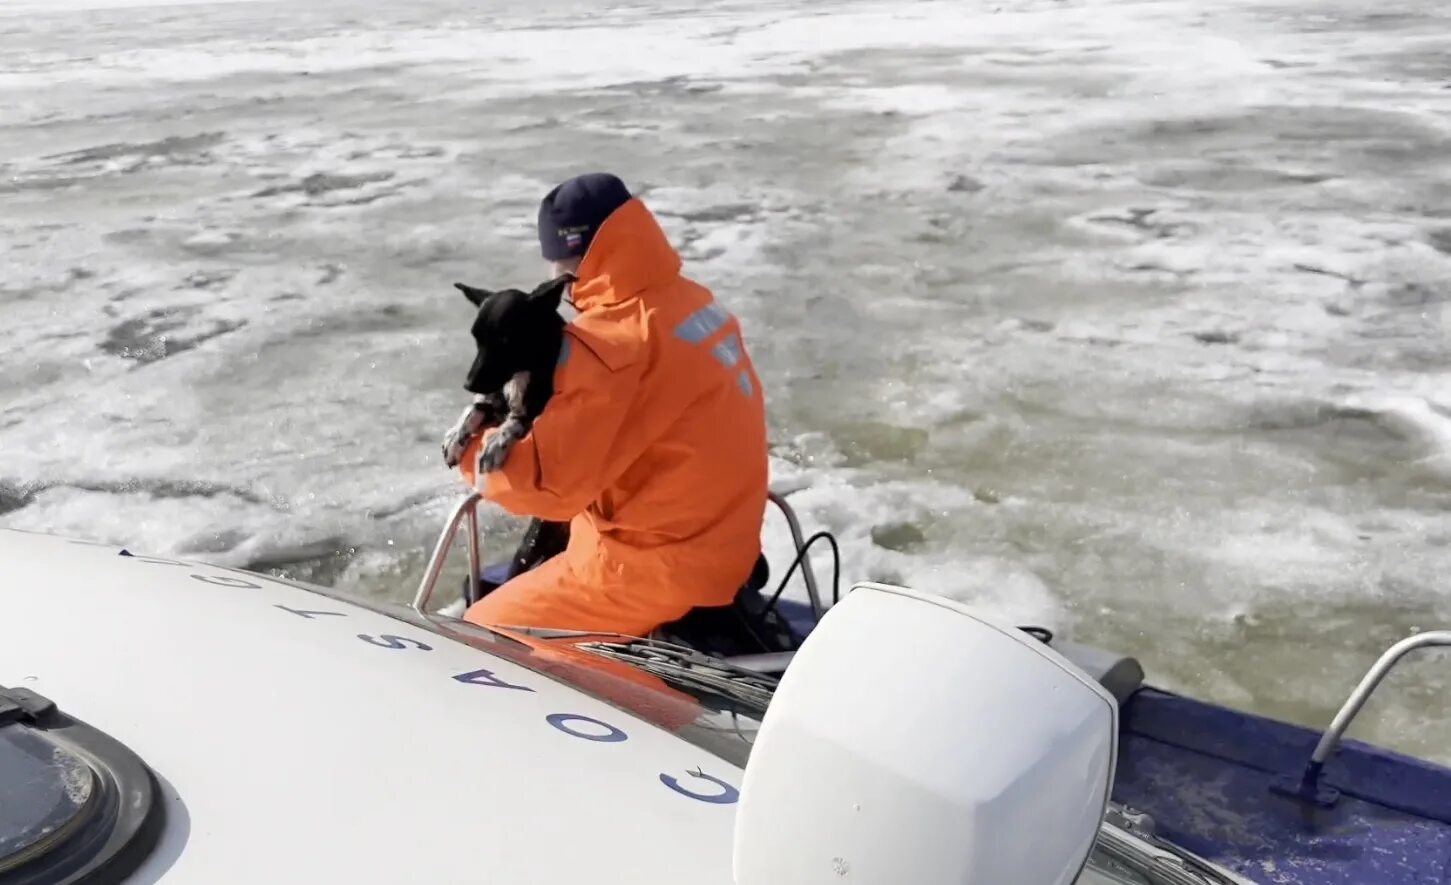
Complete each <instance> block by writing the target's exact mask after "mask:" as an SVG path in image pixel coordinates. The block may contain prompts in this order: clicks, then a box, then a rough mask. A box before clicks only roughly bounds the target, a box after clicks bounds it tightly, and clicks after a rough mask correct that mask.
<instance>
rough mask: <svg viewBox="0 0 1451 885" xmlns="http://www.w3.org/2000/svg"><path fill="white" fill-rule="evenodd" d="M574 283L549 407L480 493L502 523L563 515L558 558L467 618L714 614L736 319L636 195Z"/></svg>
mask: <svg viewBox="0 0 1451 885" xmlns="http://www.w3.org/2000/svg"><path fill="white" fill-rule="evenodd" d="M578 277H579V279H578V282H576V283H575V285H574V289H573V301H574V304H575V307H576V308H577V309H578V310H579V316H578V317H576V319H575V321H574V322H573V323H572V324H571V325H570V326H569V327H568V328H567V330H566V333H565V334H566V347H565V352H564V354H563V355H562V357H561V360H560V366H559V368H558V370H557V372H556V379H555V384H556V393H555V399H554V400H553V401H551V403H550V405H549V406H548V407H546V409H545V410H544V413H543V414H541V415H540V416H539V419H538V420H537V421H536V422H535V424H534V428H533V430H532V432H531V434H530V437H529V438H528V439H527V440H526V442H525V444H523V445H521V446H518V447H516V450H515V451H514V452H511V454H510V456H509V459H508V461H506V462H505V464H504V466H503V468H502V470H500V471H497V472H495V473H491V474H486V475H485V476H484V477H483V479H482V485H481V486H480V488H481V490H482V491H483V492H484V494H485V495H486V497H489V498H490V499H492V500H494V501H496V502H497V503H499V504H500V505H501V506H503V507H505V508H506V509H509V510H511V511H512V512H515V513H519V514H521V515H530V516H539V517H543V518H547V519H572V524H571V537H570V543H569V549H568V550H567V551H566V552H565V553H564V554H563V555H562V556H561V557H558V558H557V559H556V560H551V561H550V562H548V563H546V564H545V565H544V566H541V567H540V568H539V569H536V570H535V571H534V572H530V573H527V574H525V575H523V576H520V577H519V578H516V579H514V580H513V581H511V582H509V583H508V584H506V585H505V586H504V587H501V588H499V589H498V590H496V591H494V593H492V594H490V595H489V596H488V597H485V599H484V600H483V601H482V602H480V603H478V604H477V605H476V606H475V607H474V608H473V609H470V612H469V615H468V617H469V618H470V620H476V621H479V622H480V623H491V624H512V625H528V626H549V627H560V628H572V629H588V630H615V631H618V632H625V633H642V632H647V631H648V630H651V629H654V627H656V626H658V625H659V624H661V623H663V622H666V621H670V620H674V619H675V618H678V617H680V616H681V615H683V614H685V612H686V611H688V610H689V609H690V608H692V607H695V606H709V605H724V604H727V603H729V602H730V601H731V599H732V597H733V596H734V594H735V592H736V591H737V590H738V589H739V588H740V586H741V585H742V584H743V583H744V582H745V580H746V578H747V577H748V576H749V574H750V572H751V569H752V567H753V566H754V564H755V560H756V557H757V556H758V555H759V551H760V532H761V525H762V522H763V518H764V512H765V506H766V493H767V482H768V467H767V452H766V429H765V423H766V422H765V407H764V400H763V397H762V392H761V389H760V381H759V379H758V378H757V376H756V374H755V370H754V367H753V366H752V364H751V361H750V357H749V355H748V354H747V353H746V349H745V346H744V343H743V342H742V339H741V332H740V327H739V324H738V323H737V321H736V320H735V318H734V317H732V316H731V315H730V313H729V312H727V311H726V310H725V309H724V308H723V307H721V306H720V305H719V304H718V303H717V302H716V301H715V300H714V299H713V297H712V296H711V294H710V292H708V291H707V290H706V289H705V288H703V287H701V286H699V285H698V284H696V283H693V282H691V281H689V280H687V279H685V278H683V277H682V276H681V275H680V258H679V256H678V255H677V254H676V252H675V251H674V249H672V248H671V247H670V245H669V243H668V242H667V241H666V239H665V235H664V233H663V232H662V231H661V230H660V227H659V225H658V224H657V223H656V221H655V219H654V218H653V216H652V215H651V214H650V212H649V211H648V210H647V209H646V208H645V207H644V205H643V204H642V203H640V202H639V201H638V200H635V199H632V200H630V201H629V202H627V203H626V204H624V205H622V206H620V207H619V208H618V209H617V210H615V211H614V212H613V213H612V214H611V215H610V216H609V219H608V221H606V222H605V223H604V225H603V226H602V227H601V229H600V230H599V232H598V234H597V236H596V237H595V239H594V242H593V243H592V244H591V246H590V248H589V252H588V253H587V255H586V256H585V258H584V261H583V262H582V263H581V265H580V267H579V271H578ZM466 463H467V462H466Z"/></svg>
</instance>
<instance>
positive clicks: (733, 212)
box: [655, 203, 761, 224]
mask: <svg viewBox="0 0 1451 885" xmlns="http://www.w3.org/2000/svg"><path fill="white" fill-rule="evenodd" d="M760 211H761V210H760V207H759V206H755V205H752V204H750V203H728V204H725V205H721V206H707V207H705V208H703V209H692V210H690V211H687V212H672V211H669V210H665V209H661V210H657V211H656V213H655V214H656V215H661V216H664V217H666V218H679V219H681V220H683V221H689V222H692V223H695V224H721V223H725V222H739V221H746V220H755V218H756V217H757V216H758V215H759V214H760Z"/></svg>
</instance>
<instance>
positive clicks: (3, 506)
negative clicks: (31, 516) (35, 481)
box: [0, 483, 36, 516]
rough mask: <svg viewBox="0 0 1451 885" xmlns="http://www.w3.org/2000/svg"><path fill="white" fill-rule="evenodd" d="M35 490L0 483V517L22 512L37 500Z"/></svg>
mask: <svg viewBox="0 0 1451 885" xmlns="http://www.w3.org/2000/svg"><path fill="white" fill-rule="evenodd" d="M35 495H36V492H35V490H34V489H27V488H21V487H19V486H13V485H9V484H8V483H0V516H4V515H5V514H7V513H14V512H15V511H17V510H22V509H24V508H25V507H28V506H29V505H30V502H31V501H34V500H35Z"/></svg>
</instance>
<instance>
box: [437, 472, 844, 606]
mask: <svg viewBox="0 0 1451 885" xmlns="http://www.w3.org/2000/svg"><path fill="white" fill-rule="evenodd" d="M769 498H770V501H771V503H772V504H774V505H775V506H776V509H778V510H780V511H781V515H782V516H784V517H785V518H786V525H787V526H788V527H789V528H790V530H791V541H792V545H793V546H794V547H795V548H796V555H797V556H800V557H801V578H802V581H803V582H805V584H806V595H807V596H808V597H809V598H810V600H811V610H812V612H813V613H814V615H815V617H817V618H820V617H821V616H822V614H824V613H825V611H826V609H825V608H824V607H823V606H822V603H821V591H820V589H819V588H818V587H817V584H816V572H815V571H814V570H813V569H812V567H811V559H810V557H808V556H804V555H802V552H801V551H802V548H804V547H805V545H806V538H805V536H804V535H802V533H801V520H799V519H797V517H796V511H795V510H793V509H792V508H791V505H790V504H787V503H786V499H785V497H784V496H782V495H779V494H777V493H776V492H771V493H770V495H769ZM481 500H483V499H482V498H481V497H480V495H479V493H478V492H470V493H469V495H468V496H467V497H466V498H464V499H463V500H462V501H460V502H459V503H458V505H457V506H455V507H454V509H453V512H451V513H450V514H449V517H448V522H446V523H444V526H443V532H442V533H440V534H439V536H438V541H437V542H435V543H434V545H433V553H432V554H431V555H430V556H429V557H428V566H427V567H426V568H425V569H424V570H423V579H422V580H421V581H419V583H418V591H417V592H416V593H415V594H414V595H413V610H414V611H416V612H418V613H419V614H423V615H426V614H428V603H429V602H430V601H431V600H432V598H433V590H434V588H435V587H436V586H437V584H438V579H439V576H440V575H442V574H443V566H444V563H445V562H446V561H447V560H448V554H449V551H450V550H451V549H453V542H454V538H456V537H457V536H458V529H459V525H460V524H461V523H464V522H467V523H468V545H469V590H470V592H471V594H472V595H473V596H474V598H478V593H479V576H480V574H481V572H482V570H483V561H482V556H481V553H480V540H479V502H480V501H481Z"/></svg>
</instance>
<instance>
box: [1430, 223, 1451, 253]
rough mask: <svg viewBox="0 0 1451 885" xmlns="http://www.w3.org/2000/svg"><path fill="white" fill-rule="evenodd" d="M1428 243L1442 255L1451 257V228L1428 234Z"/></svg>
mask: <svg viewBox="0 0 1451 885" xmlns="http://www.w3.org/2000/svg"><path fill="white" fill-rule="evenodd" d="M1426 242H1428V243H1430V244H1431V248H1432V249H1435V250H1436V251H1437V252H1440V253H1441V254H1442V255H1451V227H1446V228H1442V229H1440V230H1433V231H1430V232H1428V233H1427V234H1426Z"/></svg>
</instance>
